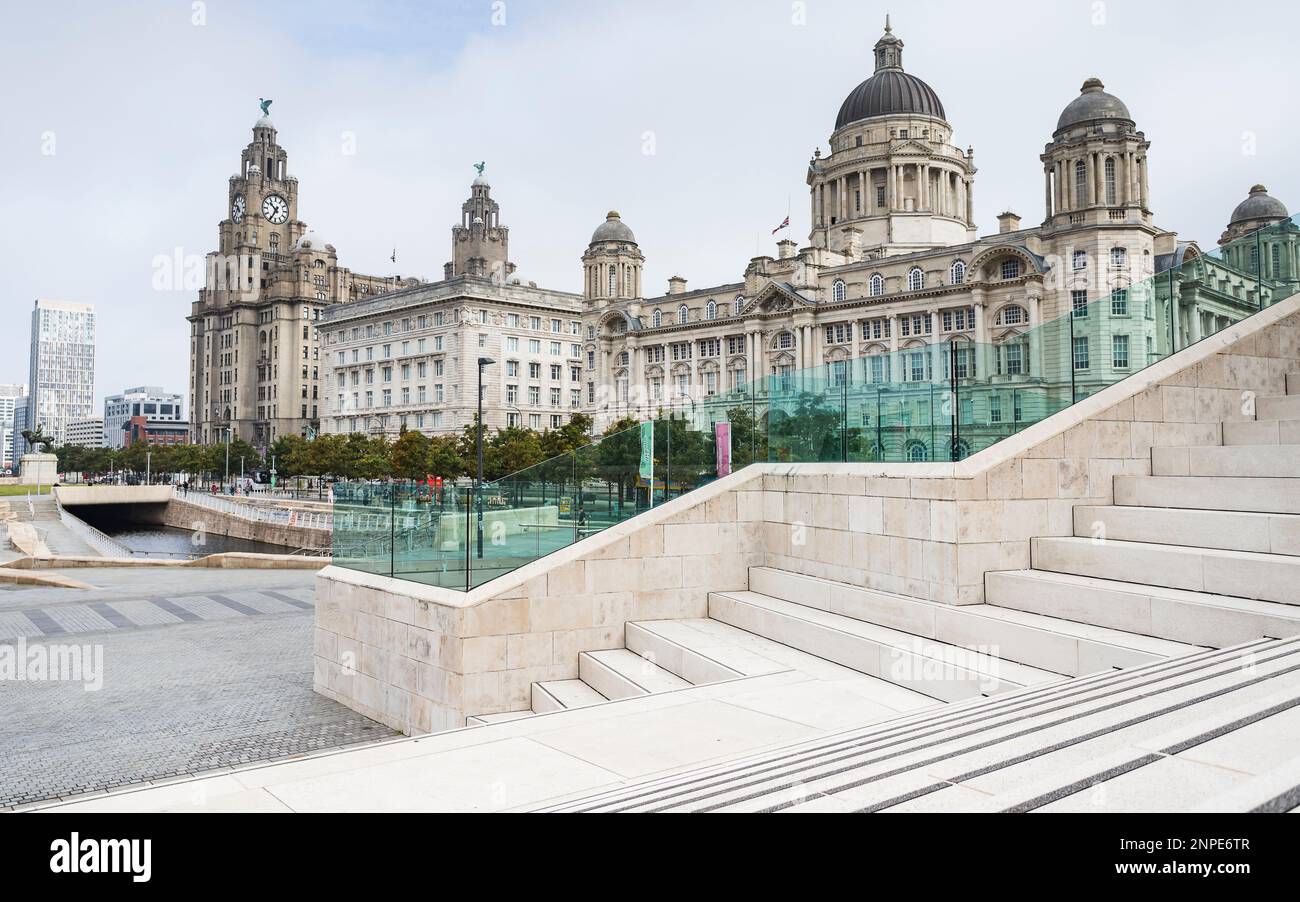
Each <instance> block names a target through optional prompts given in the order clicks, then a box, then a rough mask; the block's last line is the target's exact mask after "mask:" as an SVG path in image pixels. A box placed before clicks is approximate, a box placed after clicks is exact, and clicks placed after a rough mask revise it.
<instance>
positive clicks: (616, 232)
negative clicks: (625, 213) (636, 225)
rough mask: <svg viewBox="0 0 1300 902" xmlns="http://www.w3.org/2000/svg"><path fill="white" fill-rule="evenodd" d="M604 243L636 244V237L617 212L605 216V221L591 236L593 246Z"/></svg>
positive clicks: (611, 211)
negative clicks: (625, 242)
mask: <svg viewBox="0 0 1300 902" xmlns="http://www.w3.org/2000/svg"><path fill="white" fill-rule="evenodd" d="M602 241H627V242H629V243H631V244H636V236H635V235H633V234H632V230H631V229H629V228H628V227H627V225H625V224H624V222H623V220H622V219H621V218H620V217H619V215H618V211H617V210H610V211H609V213H608V214H606V216H605V221H604V222H602V223H601V224H600V225H599V226H598V227H597V228H596V231H595V232H593V233H592V234H591V243H592V244H599V243H600V242H602Z"/></svg>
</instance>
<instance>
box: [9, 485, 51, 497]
mask: <svg viewBox="0 0 1300 902" xmlns="http://www.w3.org/2000/svg"><path fill="white" fill-rule="evenodd" d="M35 492H36V486H34V485H0V498H4V497H7V496H12V495H31V494H34V493H35ZM49 493H50V487H49V486H48V485H43V486H41V488H40V494H42V495H48V494H49Z"/></svg>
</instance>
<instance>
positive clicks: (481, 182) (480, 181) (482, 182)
mask: <svg viewBox="0 0 1300 902" xmlns="http://www.w3.org/2000/svg"><path fill="white" fill-rule="evenodd" d="M470 187H472V188H491V187H492V186H491V185H489V184H488V180H487V179H486V178H485V177H483V176H481V175H480V176H478V177H477V178H475V179H474V181H473V182H472V183H471V185H470Z"/></svg>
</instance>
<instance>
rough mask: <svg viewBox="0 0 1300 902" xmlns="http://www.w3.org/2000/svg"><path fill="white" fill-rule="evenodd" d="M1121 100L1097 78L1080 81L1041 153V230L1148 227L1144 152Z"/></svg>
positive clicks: (1144, 141)
mask: <svg viewBox="0 0 1300 902" xmlns="http://www.w3.org/2000/svg"><path fill="white" fill-rule="evenodd" d="M1150 148H1151V142H1149V141H1147V139H1146V135H1144V134H1142V132H1140V131H1138V129H1137V125H1136V124H1135V123H1134V121H1133V116H1132V114H1131V113H1129V110H1128V107H1127V106H1125V105H1124V102H1123V101H1122V100H1120V99H1119V98H1118V97H1115V96H1114V95H1113V94H1108V93H1106V86H1105V85H1103V84H1102V83H1101V79H1099V78H1090V79H1088V80H1087V81H1085V82H1084V83H1083V88H1082V89H1080V93H1079V96H1078V97H1076V98H1074V100H1072V101H1071V102H1070V104H1069V105H1068V106H1067V107H1066V108H1065V110H1064V111H1062V113H1061V117H1060V119H1058V120H1057V123H1056V131H1055V132H1054V133H1053V134H1052V141H1051V143H1050V144H1048V145H1047V147H1046V149H1045V150H1044V151H1043V154H1042V157H1041V159H1042V161H1043V179H1044V189H1043V196H1044V203H1045V205H1046V216H1045V217H1044V219H1043V228H1044V229H1049V230H1050V229H1068V228H1075V227H1079V226H1085V225H1108V224H1124V223H1128V224H1133V223H1141V224H1143V225H1150V224H1151V209H1150V196H1151V195H1150V184H1149V182H1148V179H1147V151H1148V150H1149V149H1150Z"/></svg>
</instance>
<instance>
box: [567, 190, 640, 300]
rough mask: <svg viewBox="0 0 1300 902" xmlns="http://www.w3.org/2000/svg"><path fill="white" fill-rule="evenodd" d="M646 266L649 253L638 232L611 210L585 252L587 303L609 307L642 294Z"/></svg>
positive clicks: (584, 290) (583, 256)
mask: <svg viewBox="0 0 1300 902" xmlns="http://www.w3.org/2000/svg"><path fill="white" fill-rule="evenodd" d="M644 266H645V257H644V256H643V255H642V253H641V248H640V246H639V245H638V244H637V243H636V235H634V234H632V230H631V229H630V228H628V226H627V223H625V222H623V218H622V217H621V216H619V215H618V211H617V210H610V211H609V213H607V214H606V215H605V221H604V222H603V223H601V224H600V225H599V226H597V227H596V231H595V232H593V233H592V235H591V243H589V244H588V245H587V251H586V253H584V254H583V255H582V268H583V273H584V278H583V294H584V295H585V296H586V298H587V302H588V304H587V306H588V307H589V308H590V307H592V306H596V307H605V306H608V305H609V304H610V303H615V302H618V301H620V300H621V301H630V300H635V299H638V298H640V297H641V295H642V288H641V269H642V267H644Z"/></svg>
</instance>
